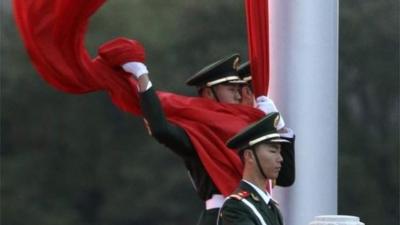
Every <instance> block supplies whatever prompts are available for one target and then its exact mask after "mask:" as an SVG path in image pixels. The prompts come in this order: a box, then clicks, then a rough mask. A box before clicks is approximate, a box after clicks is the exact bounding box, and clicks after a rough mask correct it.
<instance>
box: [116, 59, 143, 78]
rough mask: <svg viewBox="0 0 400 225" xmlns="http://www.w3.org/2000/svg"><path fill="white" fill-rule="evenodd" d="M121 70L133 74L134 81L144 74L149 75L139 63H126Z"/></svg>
mask: <svg viewBox="0 0 400 225" xmlns="http://www.w3.org/2000/svg"><path fill="white" fill-rule="evenodd" d="M122 68H123V69H124V70H125V71H126V72H128V73H131V74H133V75H134V76H135V77H136V79H138V78H139V77H141V76H142V75H144V74H148V73H149V71H148V70H147V67H146V65H144V64H143V63H141V62H128V63H125V64H124V65H122Z"/></svg>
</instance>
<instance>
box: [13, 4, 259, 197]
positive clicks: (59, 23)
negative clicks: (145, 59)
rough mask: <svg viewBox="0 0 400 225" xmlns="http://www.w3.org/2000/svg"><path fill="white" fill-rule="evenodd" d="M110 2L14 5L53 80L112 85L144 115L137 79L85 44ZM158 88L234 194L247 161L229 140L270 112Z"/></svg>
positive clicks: (80, 90)
mask: <svg viewBox="0 0 400 225" xmlns="http://www.w3.org/2000/svg"><path fill="white" fill-rule="evenodd" d="M104 2H105V0H85V1H80V2H79V4H77V3H76V1H71V0H52V1H49V0H14V1H13V7H14V8H13V10H14V16H15V19H16V23H17V26H18V28H19V31H20V33H21V36H22V39H23V42H24V45H25V47H26V49H27V51H28V53H29V56H30V58H31V61H32V63H33V65H34V66H35V68H36V70H37V71H38V72H39V74H40V76H41V77H42V78H43V79H44V80H46V81H47V82H48V83H49V84H50V85H51V86H53V87H55V88H56V89H58V90H60V91H63V92H66V93H71V94H84V93H89V92H95V91H106V92H107V93H108V94H109V96H110V98H111V100H112V102H113V103H114V104H115V105H116V106H117V107H118V108H119V109H121V110H122V111H126V112H129V113H131V114H132V115H134V116H140V115H141V111H140V104H139V97H138V92H137V88H136V80H134V79H133V78H132V76H130V75H129V74H127V73H125V72H123V71H122V70H120V69H116V68H112V67H110V66H109V65H107V64H106V63H105V62H104V61H103V60H102V59H101V57H99V56H97V57H95V58H93V59H92V58H91V57H90V56H89V54H88V52H87V50H86V48H85V46H84V38H85V33H86V30H87V26H88V22H89V19H90V17H91V16H92V15H93V14H94V13H95V12H96V11H97V10H98V9H99V8H100V7H101V6H102V5H103V3H104ZM88 41H90V40H88ZM157 94H158V96H159V98H160V101H161V104H162V107H163V110H164V111H165V114H166V116H167V119H168V120H169V121H170V122H172V123H175V124H177V125H178V126H180V127H182V128H183V129H185V131H186V133H187V134H188V136H189V138H190V139H191V142H192V143H193V145H194V147H195V149H196V151H197V152H198V155H199V157H200V159H201V160H202V163H203V164H204V166H205V168H206V170H207V172H208V174H209V175H210V177H211V179H212V180H213V182H214V183H215V185H216V186H217V188H218V189H219V190H220V191H221V193H222V194H223V195H225V196H227V195H229V194H230V193H231V192H232V191H233V190H234V189H235V188H236V186H237V184H238V183H239V181H240V179H241V176H242V164H241V162H240V159H239V157H238V156H237V155H236V153H235V152H234V151H232V150H230V149H228V148H227V147H226V146H225V142H226V141H227V140H228V139H229V138H230V137H232V136H233V135H234V134H236V133H237V132H238V131H239V130H240V129H242V128H244V127H246V126H247V125H248V124H250V123H252V122H255V121H257V120H259V119H260V118H261V117H263V116H264V113H263V112H261V111H259V110H258V109H255V108H252V107H248V106H243V105H232V104H221V103H217V102H214V101H212V100H208V99H204V98H198V97H186V96H180V95H176V94H172V93H167V92H157Z"/></svg>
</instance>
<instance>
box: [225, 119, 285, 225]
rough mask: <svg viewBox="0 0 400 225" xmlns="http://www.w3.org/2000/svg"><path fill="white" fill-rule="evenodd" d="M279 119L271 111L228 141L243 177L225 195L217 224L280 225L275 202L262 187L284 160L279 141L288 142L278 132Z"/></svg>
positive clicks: (273, 175) (275, 173)
mask: <svg viewBox="0 0 400 225" xmlns="http://www.w3.org/2000/svg"><path fill="white" fill-rule="evenodd" d="M278 120H279V113H270V114H268V115H267V116H266V117H264V118H263V119H261V120H260V121H258V122H256V123H254V124H252V125H250V126H249V127H247V128H246V129H244V130H242V131H241V132H239V133H238V134H237V135H235V136H234V137H232V138H231V139H230V140H229V141H228V142H227V146H228V147H229V148H232V149H236V150H237V151H238V154H239V156H240V158H241V159H242V161H243V163H244V169H243V179H242V181H241V182H240V184H239V187H238V188H237V189H236V191H235V192H234V193H233V194H232V195H230V196H228V197H227V198H226V200H225V202H224V204H223V206H222V208H221V210H220V213H219V218H218V223H217V224H218V225H266V224H268V225H283V219H282V216H281V213H280V211H279V209H278V207H277V203H276V202H275V201H274V200H273V199H272V198H271V196H270V195H269V193H268V192H267V191H266V189H265V187H266V182H267V180H268V179H276V178H277V177H278V175H279V172H280V170H281V167H282V163H283V161H284V159H283V157H282V155H281V151H282V148H281V145H283V144H287V143H288V142H289V141H288V140H287V139H284V138H282V137H281V135H280V134H279V133H278V131H277V129H276V127H277V123H278Z"/></svg>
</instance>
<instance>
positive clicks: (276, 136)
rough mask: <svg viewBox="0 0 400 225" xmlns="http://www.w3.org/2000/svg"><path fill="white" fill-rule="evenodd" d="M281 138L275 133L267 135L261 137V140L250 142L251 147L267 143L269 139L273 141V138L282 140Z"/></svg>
mask: <svg viewBox="0 0 400 225" xmlns="http://www.w3.org/2000/svg"><path fill="white" fill-rule="evenodd" d="M280 137H281V136H280V135H279V134H277V133H273V134H267V135H265V136H261V137H259V138H256V139H254V140H251V141H249V146H253V145H255V144H257V143H260V142H262V141H265V140H267V139H271V138H280Z"/></svg>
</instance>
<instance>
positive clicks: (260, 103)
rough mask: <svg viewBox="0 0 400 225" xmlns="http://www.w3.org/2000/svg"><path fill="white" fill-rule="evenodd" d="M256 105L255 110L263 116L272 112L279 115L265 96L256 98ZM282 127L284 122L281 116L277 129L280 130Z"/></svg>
mask: <svg viewBox="0 0 400 225" xmlns="http://www.w3.org/2000/svg"><path fill="white" fill-rule="evenodd" d="M256 103H257V106H256V108H258V109H259V110H261V111H263V112H264V113H265V114H268V113H272V112H278V113H279V111H278V109H277V108H276V106H275V103H274V101H272V99H270V98H268V97H267V96H264V95H262V96H259V97H257V99H256ZM283 127H285V121H284V120H283V117H282V115H280V119H279V122H278V126H277V129H278V130H280V129H282V128H283Z"/></svg>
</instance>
